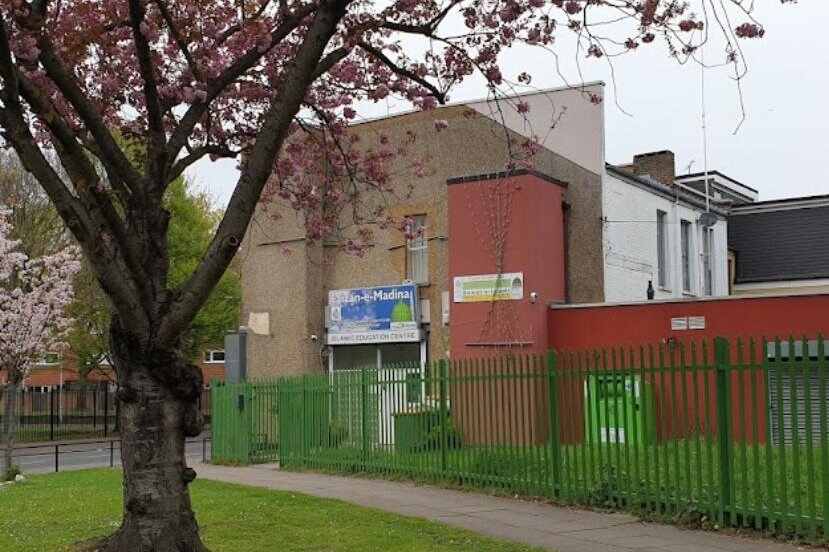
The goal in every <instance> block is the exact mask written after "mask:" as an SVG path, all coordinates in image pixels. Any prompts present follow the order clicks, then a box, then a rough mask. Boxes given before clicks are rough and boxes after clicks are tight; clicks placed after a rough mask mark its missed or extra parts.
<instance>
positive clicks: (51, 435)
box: [49, 389, 55, 441]
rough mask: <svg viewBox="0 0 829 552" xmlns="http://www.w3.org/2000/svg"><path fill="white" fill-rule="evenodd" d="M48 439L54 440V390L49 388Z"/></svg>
mask: <svg viewBox="0 0 829 552" xmlns="http://www.w3.org/2000/svg"><path fill="white" fill-rule="evenodd" d="M49 440H50V441H54V440H55V390H54V389H49Z"/></svg>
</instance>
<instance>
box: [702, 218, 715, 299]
mask: <svg viewBox="0 0 829 552" xmlns="http://www.w3.org/2000/svg"><path fill="white" fill-rule="evenodd" d="M713 239H714V229H713V228H703V229H702V287H703V291H704V293H705V295H714V263H713V262H712V259H711V242H712V241H713Z"/></svg>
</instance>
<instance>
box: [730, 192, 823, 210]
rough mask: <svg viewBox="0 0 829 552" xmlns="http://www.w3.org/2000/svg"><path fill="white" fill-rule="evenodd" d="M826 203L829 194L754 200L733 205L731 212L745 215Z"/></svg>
mask: <svg viewBox="0 0 829 552" xmlns="http://www.w3.org/2000/svg"><path fill="white" fill-rule="evenodd" d="M827 205H829V194H828V195H815V196H803V197H786V198H783V199H769V200H766V201H755V202H754V203H748V204H746V205H735V206H734V207H733V208H732V210H731V212H732V214H735V215H745V214H749V213H755V212H768V211H782V210H790V209H808V208H812V207H825V206H827Z"/></svg>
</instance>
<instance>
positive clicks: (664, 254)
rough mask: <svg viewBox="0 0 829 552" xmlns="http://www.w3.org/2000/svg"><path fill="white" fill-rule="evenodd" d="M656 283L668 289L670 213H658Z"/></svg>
mask: <svg viewBox="0 0 829 552" xmlns="http://www.w3.org/2000/svg"><path fill="white" fill-rule="evenodd" d="M656 265H657V278H656V283H657V284H658V285H659V287H661V288H667V287H668V213H666V212H665V211H656Z"/></svg>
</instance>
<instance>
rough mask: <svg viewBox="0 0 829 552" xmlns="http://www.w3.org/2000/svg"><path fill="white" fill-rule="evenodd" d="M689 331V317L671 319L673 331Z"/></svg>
mask: <svg viewBox="0 0 829 552" xmlns="http://www.w3.org/2000/svg"><path fill="white" fill-rule="evenodd" d="M687 329H688V317H687V316H679V317H676V318H671V330H672V331H675V332H677V331H682V330H687Z"/></svg>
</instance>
